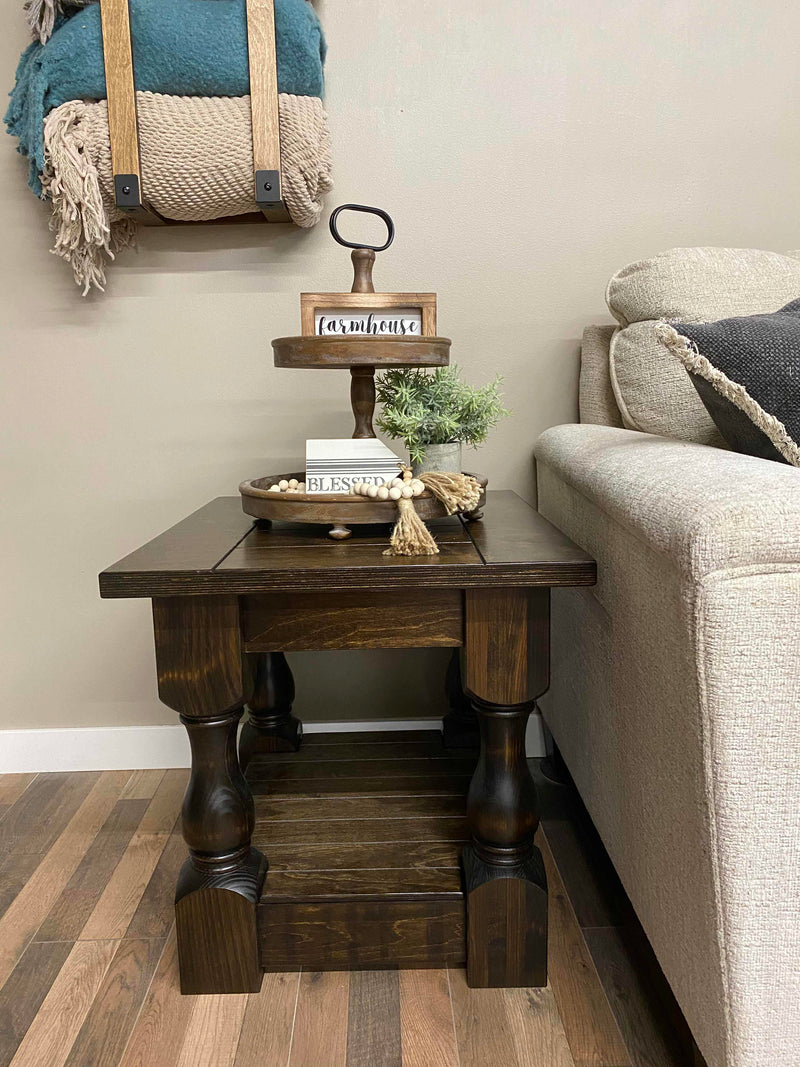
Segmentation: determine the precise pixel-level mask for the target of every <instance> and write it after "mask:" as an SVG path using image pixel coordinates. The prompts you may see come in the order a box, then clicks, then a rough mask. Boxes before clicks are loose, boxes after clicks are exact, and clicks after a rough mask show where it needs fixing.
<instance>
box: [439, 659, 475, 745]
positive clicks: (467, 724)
mask: <svg viewBox="0 0 800 1067" xmlns="http://www.w3.org/2000/svg"><path fill="white" fill-rule="evenodd" d="M444 691H445V696H446V697H447V703H448V706H449V709H450V710H449V711H448V712H447V714H446V715H445V717H444V718H443V719H442V742H443V743H444V747H445V748H469V749H473V750H474V751H477V749H478V748H480V743H481V736H480V728H479V726H478V716H477V715H476V714H475V711H474V709H473V707H472V702H471V701H470V699H469V697H468V696H467V694H466V693H465V692H464V687H463V685H462V683H461V650H460V649H458V648H454V649H453V655H452V656H451V657H450V663H449V664H448V667H447V674H446V676H445V682H444Z"/></svg>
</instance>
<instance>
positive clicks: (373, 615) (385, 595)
mask: <svg viewBox="0 0 800 1067" xmlns="http://www.w3.org/2000/svg"><path fill="white" fill-rule="evenodd" d="M240 604H241V619H242V634H243V639H244V649H245V651H246V652H274V651H281V652H300V651H322V650H326V649H349V648H362V649H368V648H436V647H450V648H453V647H458V646H460V645H463V643H464V595H463V592H462V591H461V590H460V589H429V590H425V589H409V590H402V591H401V590H382V591H375V592H371V591H370V592H368V591H361V590H353V591H350V592H341V591H339V592H335V593H310V592H300V593H274V594H266V595H263V596H243V597H241V598H240Z"/></svg>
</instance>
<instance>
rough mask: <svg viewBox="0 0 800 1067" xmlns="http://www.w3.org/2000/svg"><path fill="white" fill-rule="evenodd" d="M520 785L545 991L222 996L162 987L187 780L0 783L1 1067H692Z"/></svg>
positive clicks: (361, 980)
mask: <svg viewBox="0 0 800 1067" xmlns="http://www.w3.org/2000/svg"><path fill="white" fill-rule="evenodd" d="M409 755H410V756H412V757H413V752H412V751H411V750H409ZM342 769H344V770H346V768H342ZM534 773H535V775H536V777H537V783H538V785H539V787H540V793H541V798H542V809H543V820H542V827H541V828H540V832H539V838H538V841H539V845H540V847H541V848H542V851H543V854H544V858H545V863H546V866H547V873H548V879H549V884H550V909H551V910H550V927H551V943H550V946H551V947H550V984H549V985H548V986H547V987H546V988H545V989H521V990H492V989H489V990H486V989H481V990H471V989H469V988H468V987H467V984H466V981H465V978H464V972H463V969H462V968H460V967H451V968H440V969H432V970H424V971H422V970H407V971H353V972H349V973H348V972H324V973H322V972H303V973H300V974H283V973H275V974H267V975H265V976H264V983H263V986H262V989H261V992H260V993H258V994H249V995H242V996H229V997H215V996H207V997H182V996H181V995H180V993H179V991H178V977H177V956H176V945H175V932H174V924H173V913H172V898H173V893H174V887H175V881H176V878H177V873H178V869H179V867H180V865H181V863H182V862H183V858H184V855H185V851H184V845H183V842H182V840H181V837H180V828H179V823H178V815H179V809H180V801H181V795H182V793H183V790H184V788H185V784H186V780H187V772H186V771H174V770H173V771H169V770H168V771H131V772H128V771H109V772H104V773H100V772H92V773H75V774H38V775H31V774H24V775H22V774H20V775H13V774H7V775H2V776H0V1067H5V1065H8V1064H13V1065H14V1067H20V1065H31V1067H34V1065H35V1067H44V1065H46V1067H64V1065H66V1067H119V1065H122V1067H176V1065H177V1067H256V1065H258V1067H493V1065H494V1064H503V1065H504V1067H516V1065H519V1067H523V1065H524V1067H694V1065H695V1063H696V1062H698V1061H696V1060H695V1058H694V1051H693V1046H692V1042H691V1037H690V1035H689V1032H688V1029H687V1028H686V1024H685V1022H684V1021H683V1019H682V1017H681V1015H680V1011H679V1010H678V1008H677V1005H676V1004H675V1002H674V1000H673V998H672V996H671V994H670V992H669V989H668V987H667V985H666V982H665V980H664V978H663V976H662V975H661V973H660V971H659V969H658V966H657V964H656V962H655V959H654V958H653V956H652V952H651V951H650V949H649V946H648V945H647V942H646V939H645V938H644V935H643V934H642V932H641V929H640V928H639V927H638V924H637V922H636V920H635V917H634V916H633V913H632V910H631V908H630V905H629V904H628V902H627V900H626V899H625V895H624V892H623V891H622V889H621V886H620V885H619V882H618V880H617V879H616V876H615V875H614V872H613V869H612V868H611V866H610V864H609V862H608V859H607V857H606V856H605V853H604V852H603V849H602V845H600V843H599V839H597V836H596V834H595V833H594V831H593V828H592V827H591V824H590V823H589V822H588V817H587V816H586V814H585V812H584V811H583V810H582V807H581V805H580V801H579V800H578V799H577V798H576V796H575V794H574V793H573V792H572V790H571V789H570V788H569V787H563V786H555V785H551V784H549V783H547V782H546V781H545V780H544V779H543V778H542V777H541V774H540V773H539V770H538V766H535V767H534ZM343 777H344V776H343ZM433 784H434V783H431V785H433ZM409 817H410V818H413V814H411V813H409ZM276 851H277V852H278V853H279V851H280V849H279V848H278V849H276ZM275 859H277V860H278V861H280V856H279V855H277V856H276V857H275ZM278 866H280V863H279V864H278Z"/></svg>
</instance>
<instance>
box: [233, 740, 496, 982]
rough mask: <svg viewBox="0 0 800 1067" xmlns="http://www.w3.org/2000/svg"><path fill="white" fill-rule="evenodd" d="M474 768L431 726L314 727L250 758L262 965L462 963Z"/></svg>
mask: <svg viewBox="0 0 800 1067" xmlns="http://www.w3.org/2000/svg"><path fill="white" fill-rule="evenodd" d="M474 765H475V756H474V755H472V754H470V753H466V752H460V753H459V752H455V753H448V752H446V751H445V750H444V748H443V746H442V741H441V735H440V734H439V733H437V732H435V731H416V732H402V733H351V734H312V735H310V736H307V737H306V739H304V741H303V744H302V747H301V749H300V751H299V752H297V753H272V754H269V755H259V756H256V757H254V758H253V760H252V761H251V763H250V765H249V767H248V769H247V778H248V780H249V782H250V787H251V789H252V792H253V795H254V798H255V806H256V825H255V831H254V833H253V844H254V845H255V846H256V847H257V848H258V849H260V850H261V851H262V852H263V853H264V854H265V855H266V856H267V858H268V861H269V871H268V873H267V876H266V879H265V881H264V886H263V889H262V893H261V899H260V902H259V905H258V911H257V921H258V939H259V949H260V954H261V965H262V967H263V969H264V970H266V971H291V970H297V969H299V968H300V967H302V968H307V969H310V970H346V969H368V968H387V967H440V966H442V965H444V964H447V963H452V964H456V963H463V962H464V961H465V959H466V929H465V927H466V923H465V897H464V892H463V887H462V876H461V870H460V867H459V857H460V854H461V849H462V847H463V845H464V844H465V843H466V842H467V840H468V834H467V825H466V817H465V806H466V805H465V799H466V792H467V788H468V786H469V781H470V778H471V775H472V770H473V768H474Z"/></svg>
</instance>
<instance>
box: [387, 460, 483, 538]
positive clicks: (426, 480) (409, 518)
mask: <svg viewBox="0 0 800 1067" xmlns="http://www.w3.org/2000/svg"><path fill="white" fill-rule="evenodd" d="M419 478H420V481H421V482H422V483H423V484H424V485H425V488H426V489H429V490H430V491H431V492H432V493H433V495H434V496H435V497H436V498H437V500H441V502H442V503H443V504H444V507H445V510H446V511H447V514H448V515H453V514H455V512H457V511H472V510H474V509H475V508H476V507H477V506H478V502H479V501H480V497H481V487H480V485H479V484H478V482H477V480H476V479H475V478H473V477H472V476H471V475H468V474H449V473H439V472H438V471H436V472H433V471H431V472H430V473H428V474H421V475H420V476H419ZM403 481H404V482H406V483H408V482H410V481H411V470H410V469H409V468H408V467H404V468H403ZM397 510H398V516H397V522H396V523H395V526H394V529H393V530H392V536H391V538H390V539H389V547H388V548H387V549H386V551H385V552H384V553H383V554H384V556H436V555H438V554H439V546H438V545H437V544H436V542H435V541H434V539H433V536H432V534H431V532H430V530H429V529H428V527H427V526H426V525H425V523H424V522H423V521H422V519H421V518H420V517H419V515H417V512H416V509H415V507H414V500H413V498H412V497H408V498H406V497H401V498H400V499H399V500H398V501H397Z"/></svg>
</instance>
